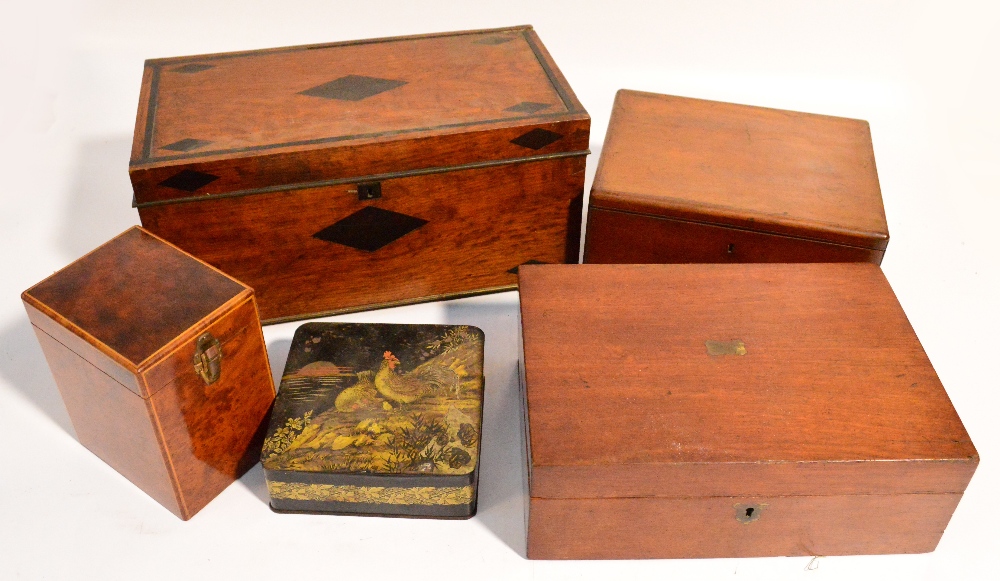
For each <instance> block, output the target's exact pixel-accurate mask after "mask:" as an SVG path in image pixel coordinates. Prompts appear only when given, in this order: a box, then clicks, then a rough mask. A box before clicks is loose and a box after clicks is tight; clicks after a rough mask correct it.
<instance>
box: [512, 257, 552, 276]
mask: <svg viewBox="0 0 1000 581" xmlns="http://www.w3.org/2000/svg"><path fill="white" fill-rule="evenodd" d="M525 264H546V263H545V262H542V261H541V260H529V261H528V262H522V263H521V264H519V265H517V266H515V267H514V268H512V269H510V270H508V271H507V272H509V273H511V274H517V273H518V272H519V271H520V269H521V267H522V266H524V265H525Z"/></svg>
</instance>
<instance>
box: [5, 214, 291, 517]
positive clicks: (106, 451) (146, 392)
mask: <svg viewBox="0 0 1000 581" xmlns="http://www.w3.org/2000/svg"><path fill="white" fill-rule="evenodd" d="M22 299H23V301H24V303H25V309H26V310H27V312H28V317H29V319H30V320H31V322H32V324H33V325H34V328H35V333H36V335H37V336H38V338H39V342H40V343H41V344H42V348H43V351H44V353H45V357H46V361H47V362H48V364H49V368H50V370H51V371H52V374H53V377H54V378H55V381H56V384H57V386H58V387H59V390H60V393H61V394H62V396H63V401H64V402H65V404H66V408H67V411H68V412H69V415H70V418H71V420H72V422H73V426H74V428H75V430H76V432H77V435H78V437H79V439H80V442H81V443H82V444H83V445H84V446H86V447H87V448H89V449H90V450H91V451H93V452H94V453H95V454H97V455H98V456H99V457H100V458H101V459H102V460H104V461H105V462H107V463H108V464H109V465H111V466H112V467H113V468H115V469H116V470H118V471H119V472H120V473H122V474H123V475H124V476H125V477H126V478H128V479H129V480H131V481H132V482H133V483H134V484H136V485H137V486H138V487H139V488H141V489H142V490H143V491H145V492H146V493H147V494H149V495H150V496H151V497H152V498H153V499H154V500H156V501H157V502H159V503H160V504H162V505H163V506H164V507H166V508H167V509H168V510H170V511H171V512H173V513H174V514H176V515H177V516H179V517H180V518H182V519H185V520H186V519H188V518H191V516H193V515H194V514H195V513H196V512H197V511H198V510H200V509H201V508H202V507H203V506H204V505H205V504H206V503H207V502H208V501H209V500H211V499H212V498H214V497H215V496H216V495H218V493H219V492H221V491H222V490H223V489H224V488H225V487H226V486H228V485H229V484H230V483H232V481H233V480H235V479H237V478H239V476H241V475H242V474H243V473H244V472H245V471H246V470H247V469H248V468H249V467H250V466H252V465H253V463H254V462H255V458H256V457H257V455H258V454H259V452H260V443H261V441H262V439H263V429H264V425H265V424H266V419H267V414H268V412H269V410H270V405H271V402H272V401H273V399H274V384H273V381H272V378H271V373H270V368H269V363H268V359H267V353H266V350H265V345H264V338H263V334H262V333H261V329H260V323H259V317H258V313H257V309H256V304H255V302H254V298H253V291H252V290H250V289H249V288H247V287H245V286H243V285H242V284H240V283H238V282H236V281H235V280H233V279H231V278H230V277H228V276H226V275H224V274H222V273H221V272H219V271H217V270H216V269H214V268H212V267H211V266H208V265H206V264H204V263H202V262H200V261H198V260H197V259H195V258H194V257H192V256H190V255H188V254H185V253H183V252H181V251H180V250H178V249H177V248H176V247H173V246H171V245H170V244H168V243H166V242H164V241H163V240H161V239H159V238H157V237H155V236H153V235H152V234H150V233H148V232H146V231H144V230H142V229H139V228H133V229H131V230H128V231H126V232H125V233H124V234H122V235H120V236H118V237H116V238H114V239H112V240H111V241H109V242H108V243H106V244H105V245H103V246H101V247H99V248H98V249H96V250H95V251H94V252H92V253H90V254H88V255H86V256H84V257H83V258H81V259H80V260H79V261H77V262H76V263H74V264H72V265H70V266H69V267H67V268H65V269H63V270H61V271H59V272H57V273H56V274H54V275H53V276H52V277H50V278H49V279H46V280H45V281H43V282H42V283H40V284H39V285H36V286H35V287H32V288H31V289H29V290H27V291H25V292H24V294H23V295H22ZM213 301H214V304H213ZM59 309H62V310H64V311H65V313H66V314H64V313H63V312H60V310H59ZM171 309H176V312H171ZM206 331H209V332H211V333H212V334H213V335H214V336H215V337H216V338H218V339H219V341H220V343H221V348H222V353H223V359H222V373H221V375H220V378H219V380H218V381H216V382H215V383H213V384H211V385H206V384H205V383H204V381H203V380H202V379H201V377H200V376H199V375H198V374H197V372H196V371H195V369H194V367H193V363H192V361H193V356H194V349H195V345H196V343H197V339H198V337H199V336H200V335H201V334H202V333H204V332H206ZM133 338H135V340H134V341H133V340H132V339H133Z"/></svg>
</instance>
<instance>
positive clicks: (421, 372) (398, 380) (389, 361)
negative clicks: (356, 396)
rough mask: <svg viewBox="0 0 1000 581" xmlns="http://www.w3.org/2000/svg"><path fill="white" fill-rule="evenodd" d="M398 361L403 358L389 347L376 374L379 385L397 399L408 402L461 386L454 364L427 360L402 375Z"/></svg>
mask: <svg viewBox="0 0 1000 581" xmlns="http://www.w3.org/2000/svg"><path fill="white" fill-rule="evenodd" d="M397 365H399V359H397V358H396V356H395V355H393V354H392V352H391V351H386V352H385V354H384V355H383V359H382V365H381V366H379V369H378V373H376V374H375V389H377V390H378V392H379V393H380V394H382V396H383V397H385V398H386V399H387V400H389V401H391V402H393V403H397V404H407V403H410V402H414V401H416V400H418V399H420V398H422V397H424V396H426V395H430V394H432V393H435V392H437V391H440V390H449V389H450V390H457V389H458V383H459V376H458V374H457V373H456V372H455V370H454V369H452V368H450V367H446V366H444V365H428V364H424V365H421V366H420V367H417V368H416V369H414V370H413V371H410V372H409V373H406V374H403V375H400V374H398V373H396V371H395V369H396V366H397Z"/></svg>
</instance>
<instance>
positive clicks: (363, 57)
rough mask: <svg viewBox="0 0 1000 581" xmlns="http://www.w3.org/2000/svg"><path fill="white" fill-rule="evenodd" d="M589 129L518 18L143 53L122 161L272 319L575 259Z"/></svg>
mask: <svg viewBox="0 0 1000 581" xmlns="http://www.w3.org/2000/svg"><path fill="white" fill-rule="evenodd" d="M589 134H590V117H589V116H588V115H587V113H586V111H585V110H584V109H583V107H582V106H581V105H580V103H579V102H578V101H577V99H576V97H575V96H574V95H573V92H572V90H571V89H570V87H569V85H568V84H567V83H566V80H565V79H564V78H563V76H562V74H561V73H560V72H559V69H558V68H556V65H555V63H554V62H553V60H552V58H551V57H550V56H549V54H548V52H547V51H546V50H545V47H544V46H542V43H541V41H540V40H539V39H538V36H537V35H536V34H535V32H534V31H533V30H532V29H531V27H517V28H505V29H496V30H483V31H473V32H459V33H451V34H435V35H427V36H414V37H400V38H387V39H376V40H363V41H354V42H343V43H335V44H326V45H312V46H300V47H291V48H278V49H271V50H259V51H251V52H240V53H229V54H217V55H203V56H190V57H181V58H171V59H159V60H150V61H147V62H146V68H145V72H144V75H143V82H142V92H141V96H140V101H139V112H138V118H137V122H136V129H135V137H134V141H133V148H132V158H131V162H130V168H129V174H130V176H131V179H132V184H133V188H134V192H135V200H134V204H135V206H137V207H138V210H139V216H140V218H141V220H142V224H143V226H144V227H146V228H147V229H149V230H150V231H152V232H154V233H156V234H157V235H159V236H162V237H163V238H165V239H167V240H169V241H170V242H172V243H174V244H176V245H177V246H179V247H180V248H182V249H184V250H186V251H188V252H190V253H192V254H194V255H195V256H197V257H199V258H201V259H203V260H205V261H206V262H208V263H209V264H211V265H213V266H215V267H218V268H220V269H221V270H223V271H224V272H227V273H229V274H231V275H233V276H235V277H236V278H238V279H239V280H241V281H243V282H245V283H246V284H248V285H250V286H251V287H252V288H253V289H254V290H255V291H256V293H257V300H258V302H259V305H260V310H261V318H262V319H264V321H265V322H276V321H281V320H288V319H295V318H304V317H310V316H316V315H321V314H330V313H336V312H346V311H351V310H360V309H369V308H376V307H384V306H390V305H398V304H404V303H412V302H418V301H426V300H436V299H440V298H445V297H455V296H461V295H465V294H473V293H482V292H492V291H501V290H509V289H513V288H515V287H516V284H517V275H516V274H515V273H516V268H517V267H518V266H519V265H520V264H522V263H526V262H545V263H551V262H558V263H561V262H567V261H569V262H574V263H575V262H577V257H578V253H579V243H580V240H579V238H580V225H581V213H582V199H583V180H584V167H585V163H586V155H587V154H588V153H589V151H588V150H587V148H588V144H589Z"/></svg>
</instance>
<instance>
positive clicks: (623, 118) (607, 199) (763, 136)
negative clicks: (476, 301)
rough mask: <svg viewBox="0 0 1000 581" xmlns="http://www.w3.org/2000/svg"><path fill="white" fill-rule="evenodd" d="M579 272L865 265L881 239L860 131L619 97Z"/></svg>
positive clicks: (839, 122)
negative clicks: (586, 265) (618, 267)
mask: <svg viewBox="0 0 1000 581" xmlns="http://www.w3.org/2000/svg"><path fill="white" fill-rule="evenodd" d="M588 212H589V213H588V217H587V242H586V248H585V253H584V262H593V263H618V264H642V263H713V262H721V263H727V262H874V263H875V264H880V263H881V262H882V255H883V254H884V252H885V249H886V245H887V244H888V242H889V230H888V227H887V226H886V221H885V210H884V209H883V207H882V194H881V190H880V189H879V183H878V174H877V173H876V170H875V155H874V153H873V150H872V141H871V133H870V131H869V129H868V123H867V122H865V121H860V120H856V119H844V118H840V117H827V116H824V115H812V114H808V113H795V112H792V111H779V110H777V109H765V108H762V107H750V106H746V105H733V104H729V103H718V102H714V101H702V100H699V99H687V98H683V97H671V96H667V95H657V94H653V93H640V92H637V91H627V90H622V91H619V92H618V95H617V97H616V98H615V105H614V110H613V111H612V114H611V121H610V123H609V125H608V133H607V137H606V139H605V141H604V148H603V150H602V151H601V159H600V163H599V165H598V167H597V175H596V177H595V178H594V185H593V188H592V189H591V192H590V202H589V210H588Z"/></svg>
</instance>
